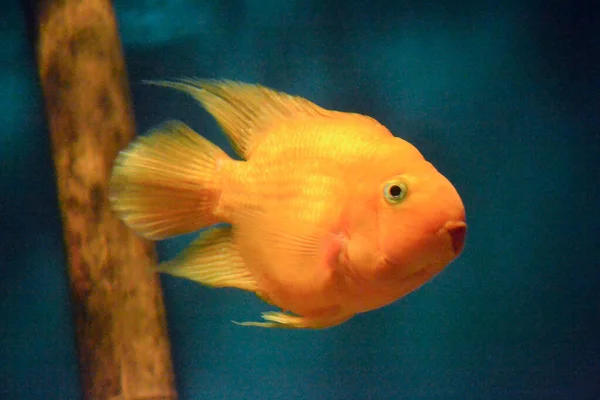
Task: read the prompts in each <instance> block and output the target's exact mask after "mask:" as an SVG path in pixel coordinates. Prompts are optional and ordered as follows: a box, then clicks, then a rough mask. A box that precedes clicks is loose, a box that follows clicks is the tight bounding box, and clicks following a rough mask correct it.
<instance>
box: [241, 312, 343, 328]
mask: <svg viewBox="0 0 600 400" xmlns="http://www.w3.org/2000/svg"><path fill="white" fill-rule="evenodd" d="M352 317H353V315H342V314H337V313H332V314H326V315H321V316H315V317H301V316H297V315H291V314H286V313H282V312H277V311H269V312H264V313H262V318H263V319H264V320H265V322H236V321H233V323H234V324H236V325H242V326H257V327H259V328H288V329H324V328H331V327H332V326H336V325H339V324H341V323H342V322H345V321H347V320H349V319H350V318H352Z"/></svg>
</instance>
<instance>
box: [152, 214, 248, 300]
mask: <svg viewBox="0 0 600 400" xmlns="http://www.w3.org/2000/svg"><path fill="white" fill-rule="evenodd" d="M158 271H159V272H165V273H168V274H170V275H174V276H178V277H181V278H186V279H190V280H193V281H196V282H199V283H201V284H203V285H207V286H213V287H235V288H238V289H243V290H248V291H252V292H255V291H257V290H258V287H257V285H256V281H255V280H254V278H253V277H252V275H251V274H250V272H249V271H248V269H247V268H246V266H245V264H244V260H243V259H242V257H241V256H240V254H239V252H238V249H237V247H236V246H235V244H234V243H233V242H232V240H231V227H229V226H215V227H211V228H209V229H207V230H206V231H204V232H202V233H201V234H200V236H199V237H198V239H196V240H195V241H194V242H193V243H192V244H191V245H190V247H188V248H187V249H185V250H184V251H183V252H182V253H181V254H180V255H178V256H177V257H176V258H175V259H173V260H171V261H168V262H165V263H162V264H160V265H159V266H158Z"/></svg>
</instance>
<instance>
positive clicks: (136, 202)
mask: <svg viewBox="0 0 600 400" xmlns="http://www.w3.org/2000/svg"><path fill="white" fill-rule="evenodd" d="M227 160H230V158H229V156H228V155H227V154H226V153H225V152H224V151H223V150H221V149H220V148H219V147H217V146H216V145H215V144H213V143H211V142H210V141H208V140H207V139H205V138H203V137H202V136H200V135H199V134H197V133H196V132H194V131H193V130H192V129H191V128H189V127H188V126H187V125H185V124H183V123H182V122H176V121H172V122H167V123H164V124H162V125H160V126H159V127H157V128H155V129H154V130H153V131H152V132H150V133H149V135H147V136H144V137H140V138H138V139H137V140H136V141H135V142H133V143H132V144H131V145H130V146H129V147H128V148H127V149H125V150H124V151H122V152H121V153H120V154H119V156H118V157H117V159H116V161H115V167H114V168H113V172H112V177H111V180H110V191H109V196H110V201H111V205H112V208H113V210H114V211H115V212H116V213H117V214H118V215H119V217H120V218H121V219H122V220H123V221H124V222H125V223H126V224H127V225H128V226H130V227H131V228H132V229H133V230H135V231H136V232H138V233H139V234H140V235H142V236H144V237H146V238H149V239H153V240H158V239H164V238H167V237H171V236H176V235H181V234H185V233H190V232H194V231H196V230H199V229H201V228H204V227H206V226H210V225H213V224H215V223H218V222H222V221H221V220H220V219H219V217H218V216H217V215H216V213H215V211H216V209H217V207H218V203H219V200H220V198H221V178H220V176H219V166H220V164H221V162H223V161H227Z"/></svg>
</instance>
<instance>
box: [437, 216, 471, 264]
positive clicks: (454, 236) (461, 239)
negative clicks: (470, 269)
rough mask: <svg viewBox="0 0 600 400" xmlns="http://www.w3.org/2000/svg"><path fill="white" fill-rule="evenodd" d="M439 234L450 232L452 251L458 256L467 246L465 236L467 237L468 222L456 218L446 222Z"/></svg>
mask: <svg viewBox="0 0 600 400" xmlns="http://www.w3.org/2000/svg"><path fill="white" fill-rule="evenodd" d="M438 234H448V235H449V236H450V240H451V242H452V251H453V252H454V255H455V256H458V255H459V254H460V253H461V252H462V250H463V248H464V247H465V238H466V237H467V224H466V222H465V221H461V220H454V221H448V222H446V223H445V224H444V226H443V227H442V229H440V230H439V231H438Z"/></svg>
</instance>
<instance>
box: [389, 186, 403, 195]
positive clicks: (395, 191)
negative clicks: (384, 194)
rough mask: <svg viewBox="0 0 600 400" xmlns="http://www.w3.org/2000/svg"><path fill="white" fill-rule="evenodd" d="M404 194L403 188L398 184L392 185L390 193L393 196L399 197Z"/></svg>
mask: <svg viewBox="0 0 600 400" xmlns="http://www.w3.org/2000/svg"><path fill="white" fill-rule="evenodd" d="M401 194H402V188H401V187H400V186H398V185H393V186H390V195H391V196H392V197H398V196H400V195H401Z"/></svg>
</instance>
